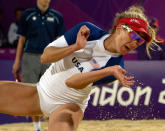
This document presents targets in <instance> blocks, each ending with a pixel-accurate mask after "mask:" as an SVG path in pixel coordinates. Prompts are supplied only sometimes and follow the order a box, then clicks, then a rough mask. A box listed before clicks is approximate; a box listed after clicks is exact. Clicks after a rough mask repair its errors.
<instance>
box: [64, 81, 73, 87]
mask: <svg viewBox="0 0 165 131" xmlns="http://www.w3.org/2000/svg"><path fill="white" fill-rule="evenodd" d="M65 84H66V85H67V86H68V87H69V88H73V83H72V82H71V81H70V80H68V79H67V80H66V81H65Z"/></svg>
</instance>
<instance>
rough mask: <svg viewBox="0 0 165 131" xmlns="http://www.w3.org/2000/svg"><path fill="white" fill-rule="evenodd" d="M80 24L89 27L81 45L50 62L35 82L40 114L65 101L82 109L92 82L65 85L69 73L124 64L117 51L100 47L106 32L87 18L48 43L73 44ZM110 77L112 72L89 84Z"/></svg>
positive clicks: (102, 45)
mask: <svg viewBox="0 0 165 131" xmlns="http://www.w3.org/2000/svg"><path fill="white" fill-rule="evenodd" d="M83 25H86V26H87V27H88V28H89V30H90V35H89V37H88V40H87V43H86V46H85V47H84V49H81V50H78V51H75V52H73V53H72V54H70V55H69V56H67V57H65V58H63V59H61V60H59V61H57V62H54V63H52V64H51V66H50V67H49V68H48V69H47V71H46V72H45V73H44V75H43V76H42V77H41V79H40V81H39V83H38V84H37V89H38V93H39V97H40V105H41V110H42V111H43V113H44V114H47V115H49V114H51V112H52V111H54V110H55V109H56V108H57V107H59V106H60V105H63V104H67V103H75V104H77V105H79V106H80V108H81V109H82V111H83V112H84V110H85V108H86V107H87V104H88V100H89V96H90V95H89V94H90V91H91V89H92V86H91V85H92V84H90V85H88V86H87V87H86V88H84V89H80V90H75V89H73V88H69V87H67V85H66V84H65V80H66V79H68V78H69V77H71V76H72V75H74V74H76V73H84V72H90V71H94V70H99V69H103V68H105V67H108V66H113V65H120V66H122V67H123V68H124V62H123V57H122V56H121V55H120V54H116V53H110V52H108V51H106V50H105V48H104V40H105V39H106V38H107V37H108V36H109V35H110V34H108V33H106V32H105V31H103V30H102V29H100V28H99V27H97V26H95V25H93V24H92V23H89V22H84V23H81V24H78V25H76V26H75V27H73V28H72V29H70V30H69V31H68V32H66V33H65V34H64V35H63V36H61V37H60V38H58V39H57V40H55V41H53V42H52V43H50V44H49V45H48V46H56V47H66V46H69V45H72V44H75V42H76V38H77V33H78V31H79V29H80V27H81V26H83ZM114 80H115V78H114V77H113V76H108V77H105V78H103V79H101V80H99V81H96V82H94V83H93V85H96V84H101V83H107V82H112V81H114Z"/></svg>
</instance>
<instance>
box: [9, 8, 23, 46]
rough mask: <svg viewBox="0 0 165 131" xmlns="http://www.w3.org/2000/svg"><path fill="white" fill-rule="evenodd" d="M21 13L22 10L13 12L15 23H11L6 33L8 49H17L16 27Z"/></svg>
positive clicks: (18, 9)
mask: <svg viewBox="0 0 165 131" xmlns="http://www.w3.org/2000/svg"><path fill="white" fill-rule="evenodd" d="M23 11H24V9H23V8H17V9H15V11H14V13H15V17H16V21H15V22H12V23H11V25H10V27H9V31H8V41H9V45H10V47H14V48H16V47H17V43H18V35H17V30H18V25H19V22H20V19H21V15H22V13H23Z"/></svg>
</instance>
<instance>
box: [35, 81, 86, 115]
mask: <svg viewBox="0 0 165 131" xmlns="http://www.w3.org/2000/svg"><path fill="white" fill-rule="evenodd" d="M37 90H38V95H39V99H40V108H41V111H42V113H43V114H44V115H46V116H49V115H50V114H51V113H52V112H53V111H54V110H55V109H57V108H58V107H60V106H62V105H64V104H67V103H75V104H77V105H78V106H79V107H80V108H81V110H82V111H83V112H84V111H85V109H86V107H87V103H88V100H87V101H86V103H85V104H82V103H76V102H71V101H69V100H65V101H60V100H59V99H58V98H55V97H53V98H52V97H50V96H49V95H47V94H46V92H45V91H44V90H43V89H42V88H41V87H40V85H39V84H37Z"/></svg>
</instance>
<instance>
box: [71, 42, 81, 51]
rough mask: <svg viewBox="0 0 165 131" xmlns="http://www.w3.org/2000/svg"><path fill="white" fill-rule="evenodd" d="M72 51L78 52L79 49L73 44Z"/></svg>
mask: <svg viewBox="0 0 165 131" xmlns="http://www.w3.org/2000/svg"><path fill="white" fill-rule="evenodd" d="M72 47H73V51H77V50H80V48H79V47H78V46H77V44H73V46H72Z"/></svg>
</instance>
